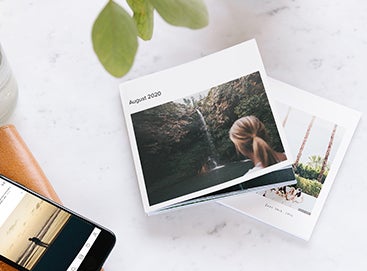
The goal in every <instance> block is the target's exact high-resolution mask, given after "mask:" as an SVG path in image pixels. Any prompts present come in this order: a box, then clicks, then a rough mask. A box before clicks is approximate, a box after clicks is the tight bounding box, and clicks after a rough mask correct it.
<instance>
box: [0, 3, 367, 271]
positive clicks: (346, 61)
mask: <svg viewBox="0 0 367 271" xmlns="http://www.w3.org/2000/svg"><path fill="white" fill-rule="evenodd" d="M120 2H122V1H120ZM206 3H207V5H208V9H209V13H210V25H209V26H208V27H207V28H205V29H202V30H197V31H192V30H187V29H183V28H176V27H173V26H170V25H168V24H166V23H164V22H163V21H162V20H161V19H160V18H158V17H157V18H156V27H155V33H154V37H153V40H152V41H149V42H145V43H143V42H140V48H139V51H138V55H137V58H136V62H135V64H134V67H133V69H132V70H131V72H130V73H129V74H128V75H127V76H126V77H124V78H122V79H115V78H113V77H112V76H110V75H109V74H107V73H106V72H105V71H104V70H103V68H102V66H101V65H100V64H99V62H98V60H97V58H96V56H95V55H94V53H93V50H92V44H91V38H90V36H91V27H92V23H93V20H94V19H95V17H96V16H97V14H98V12H99V10H100V9H101V8H102V6H103V5H104V1H97V0H88V1H87V0H79V1H71V0H65V1H49V0H37V1H35V0H17V1H13V0H3V1H0V41H1V43H2V46H3V47H4V50H5V52H6V55H7V57H8V59H9V62H10V64H11V66H12V69H13V71H14V74H15V76H16V79H17V81H18V85H19V91H20V97H19V102H18V105H17V108H16V111H15V113H14V115H13V116H12V118H11V119H10V122H11V123H13V124H15V125H16V127H17V128H18V130H19V132H20V133H21V135H22V136H23V138H24V139H25V141H26V142H27V144H28V145H29V147H30V149H31V150H32V152H33V154H34V155H35V157H36V158H37V159H38V161H39V163H40V164H41V166H42V168H43V169H44V171H45V173H46V175H47V176H48V177H49V179H50V180H51V181H52V183H53V185H54V187H55V189H56V190H57V192H58V193H59V195H60V197H61V198H62V200H63V202H64V204H65V205H66V206H68V207H69V208H71V209H74V210H76V211H77V212H79V213H81V214H83V215H85V216H87V217H90V218H91V219H93V220H96V221H97V222H99V223H101V224H103V225H106V226H107V227H109V228H111V229H112V230H113V231H114V232H115V233H116V235H117V238H118V242H117V245H116V247H115V249H114V250H113V252H112V254H111V256H110V257H109V259H108V261H107V262H106V264H105V267H106V268H105V269H106V271H113V270H146V269H148V268H149V269H150V270H185V271H186V270H261V271H266V270H283V271H288V270H292V271H293V270H366V268H367V263H366V261H365V254H366V251H367V249H366V243H367V234H366V229H367V216H366V214H367V212H366V210H365V209H366V208H365V206H366V202H365V198H366V197H365V195H366V194H367V193H366V192H367V181H366V177H365V175H366V174H365V172H364V169H363V168H364V166H363V161H364V158H363V157H364V152H365V151H366V146H367V144H366V143H365V142H364V141H363V138H365V137H366V130H367V127H366V126H367V124H366V122H365V121H364V119H363V118H362V121H361V123H360V125H359V128H358V130H357V132H356V134H355V137H354V140H353V141H352V144H351V146H350V148H349V150H348V153H347V155H346V157H345V160H344V162H343V164H342V167H341V169H340V171H339V173H338V176H337V179H336V181H335V183H334V185H333V188H332V190H331V193H330V195H329V198H328V200H327V202H326V205H325V208H324V211H323V212H322V214H321V217H320V219H319V222H318V224H317V226H316V229H315V231H314V234H313V236H312V238H311V241H309V242H304V241H301V240H299V239H297V238H295V237H292V236H290V235H288V234H286V233H283V232H281V231H279V230H276V229H274V228H272V227H270V226H267V225H265V224H262V223H259V222H257V221H255V220H253V219H250V218H248V217H246V216H243V215H240V214H238V213H235V212H234V211H231V210H229V209H226V208H224V207H221V206H219V205H217V204H215V203H210V204H206V205H201V206H198V207H194V208H188V209H184V210H179V211H174V212H171V213H169V214H164V215H158V216H153V217H147V216H146V215H145V214H144V212H143V209H142V205H141V200H140V195H139V191H138V187H137V182H136V176H135V173H134V167H133V163H132V159H131V153H130V149H129V142H128V139H127V132H126V128H125V123H124V118H123V116H122V110H121V105H120V100H119V93H118V84H119V83H120V82H123V81H125V80H127V79H131V78H136V77H138V76H141V75H145V74H148V73H151V72H155V71H159V70H162V69H165V68H168V67H172V66H174V65H177V64H181V63H184V62H187V61H190V60H193V59H197V58H199V57H201V56H203V55H207V54H209V53H212V52H216V51H219V50H221V49H223V48H226V47H229V46H231V45H234V44H237V43H239V42H242V41H245V40H248V39H250V38H253V37H254V38H256V39H257V42H258V45H259V48H260V51H261V53H262V56H263V61H264V64H265V67H266V69H267V72H268V74H269V75H270V76H272V77H274V78H277V79H280V80H283V81H285V82H287V83H290V84H292V85H295V86H297V87H299V88H302V89H305V90H308V91H310V92H312V93H315V94H317V95H320V96H323V97H326V98H328V99H331V100H333V101H335V102H338V103H342V104H344V105H346V106H349V107H352V108H354V109H357V110H360V111H362V112H363V111H364V112H365V111H366V109H365V108H366V105H367V91H366V89H367V76H366V74H365V73H366V72H365V65H366V61H367V31H366V25H367V16H366V13H367V2H366V1H362V0H351V1H342V0H336V1H327V0H318V1H316V0H309V1H300V0H293V1H290V0H288V1H286V0H282V1H279V0H278V1H275V0H270V1H256V0H246V1H245V0H207V1H206Z"/></svg>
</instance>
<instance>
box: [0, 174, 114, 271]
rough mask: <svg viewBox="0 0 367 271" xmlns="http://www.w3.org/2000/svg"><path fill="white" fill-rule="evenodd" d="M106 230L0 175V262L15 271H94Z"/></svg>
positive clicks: (102, 256) (106, 246)
mask: <svg viewBox="0 0 367 271" xmlns="http://www.w3.org/2000/svg"><path fill="white" fill-rule="evenodd" d="M115 240H116V238H115V236H114V234H113V233H112V232H111V231H109V230H107V229H106V228H104V227H102V226H100V225H97V224H96V223H94V222H92V221H90V220H88V219H86V218H84V217H82V216H80V215H78V214H76V213H75V212H72V211H70V210H68V209H67V208H65V207H63V206H61V205H59V204H57V203H55V202H52V201H51V200H49V199H46V198H45V197H43V196H41V195H38V194H37V193H35V192H33V191H31V190H29V189H27V188H26V187H24V186H22V185H20V184H18V183H16V182H14V181H12V180H10V179H8V178H6V177H4V176H2V175H0V260H1V261H3V262H6V263H8V264H9V265H11V266H13V267H15V268H17V269H18V270H21V271H51V270H52V271H97V270H98V271H99V270H100V269H101V268H102V265H103V263H104V261H105V260H106V258H107V256H108V255H109V253H110V252H111V250H112V248H113V246H114V244H115Z"/></svg>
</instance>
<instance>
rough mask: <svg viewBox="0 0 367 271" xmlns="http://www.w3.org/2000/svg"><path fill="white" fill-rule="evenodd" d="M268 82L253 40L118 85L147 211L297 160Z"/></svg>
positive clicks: (202, 193) (213, 190)
mask: <svg viewBox="0 0 367 271" xmlns="http://www.w3.org/2000/svg"><path fill="white" fill-rule="evenodd" d="M266 79H267V77H266V75H265V72H264V68H263V65H262V62H261V58H260V54H259V52H258V49H257V46H256V43H255V41H249V42H245V43H242V44H239V45H237V46H234V47H231V48H228V49H225V50H223V51H221V52H218V53H215V54H213V55H209V56H206V57H203V58H201V59H199V60H196V61H193V62H190V63H187V64H184V65H181V66H178V67H175V68H171V69H169V70H166V71H162V72H159V73H155V74H151V75H148V76H145V77H142V78H139V79H136V80H132V81H128V82H125V83H123V84H121V85H120V93H121V100H122V104H123V109H124V113H125V120H126V125H127V129H128V133H129V139H130V143H131V148H132V154H133V158H134V162H135V168H136V172H137V177H138V183H139V187H140V191H141V196H142V199H143V204H144V208H145V211H146V212H147V213H153V212H157V211H159V210H163V209H165V208H169V207H173V206H178V205H179V203H183V202H185V201H188V200H192V199H196V198H199V197H203V196H205V195H209V194H211V193H214V192H216V191H220V190H223V189H226V188H229V187H233V186H235V185H237V184H240V183H243V182H246V181H249V180H251V179H254V178H257V177H259V176H262V175H264V174H267V173H270V172H273V171H275V170H279V169H281V168H283V167H285V166H287V165H290V164H291V163H292V159H291V158H290V155H289V153H290V152H289V148H288V145H287V143H286V141H285V137H284V131H283V130H282V126H281V123H280V120H279V119H278V117H277V115H276V113H275V112H274V109H273V108H274V106H273V105H272V101H271V99H269V95H268V92H267V89H268V85H267V81H266ZM254 149H256V151H254ZM281 181H283V180H281ZM271 183H272V182H271ZM259 184H260V183H259ZM267 184H269V183H265V184H261V185H263V186H264V187H266V185H267ZM238 191H239V192H241V191H240V189H238Z"/></svg>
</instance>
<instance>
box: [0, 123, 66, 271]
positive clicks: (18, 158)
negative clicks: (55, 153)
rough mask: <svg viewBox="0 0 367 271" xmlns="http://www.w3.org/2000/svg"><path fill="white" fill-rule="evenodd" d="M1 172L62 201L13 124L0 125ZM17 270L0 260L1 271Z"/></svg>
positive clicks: (57, 200)
mask: <svg viewBox="0 0 367 271" xmlns="http://www.w3.org/2000/svg"><path fill="white" fill-rule="evenodd" d="M0 174H2V175H4V176H6V177H8V178H10V179H12V180H14V181H17V182H19V183H20V184H22V185H24V186H26V187H28V188H29V189H31V190H33V191H35V192H37V193H39V194H41V195H43V196H45V197H47V198H50V199H52V200H54V201H56V202H58V203H61V201H60V198H59V197H58V196H57V194H56V192H55V190H54V188H53V187H52V185H51V183H50V182H49V181H48V179H47V177H46V176H45V174H44V173H43V171H42V169H41V168H40V166H39V164H38V163H37V161H36V159H35V158H34V157H33V155H32V153H31V152H30V150H29V149H28V147H27V145H26V144H25V142H24V141H23V139H22V138H21V137H20V135H19V133H18V132H17V130H16V128H15V127H14V126H13V125H7V126H1V127H0ZM16 270H17V269H15V268H13V267H11V266H9V265H7V264H5V263H3V262H1V261H0V271H16Z"/></svg>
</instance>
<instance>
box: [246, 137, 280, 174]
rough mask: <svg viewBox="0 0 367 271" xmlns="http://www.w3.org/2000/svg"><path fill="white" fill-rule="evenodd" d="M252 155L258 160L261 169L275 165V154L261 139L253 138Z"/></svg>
mask: <svg viewBox="0 0 367 271" xmlns="http://www.w3.org/2000/svg"><path fill="white" fill-rule="evenodd" d="M252 149H253V153H254V155H255V156H256V157H258V158H259V160H260V161H261V164H262V166H263V167H267V166H270V165H273V164H276V163H277V158H276V153H275V151H274V150H273V149H272V148H271V147H270V146H269V144H268V143H266V141H265V140H264V139H262V138H261V137H258V136H255V137H254V138H253V141H252Z"/></svg>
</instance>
